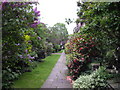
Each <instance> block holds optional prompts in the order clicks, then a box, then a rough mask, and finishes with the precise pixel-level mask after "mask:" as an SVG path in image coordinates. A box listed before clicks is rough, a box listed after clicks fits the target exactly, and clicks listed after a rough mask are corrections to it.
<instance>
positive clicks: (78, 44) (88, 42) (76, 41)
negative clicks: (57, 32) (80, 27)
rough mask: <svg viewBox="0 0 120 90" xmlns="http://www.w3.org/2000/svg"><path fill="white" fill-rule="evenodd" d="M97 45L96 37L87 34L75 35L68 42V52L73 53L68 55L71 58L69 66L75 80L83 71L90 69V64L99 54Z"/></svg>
mask: <svg viewBox="0 0 120 90" xmlns="http://www.w3.org/2000/svg"><path fill="white" fill-rule="evenodd" d="M95 46H96V43H95V39H94V38H93V37H91V36H88V35H86V34H82V35H74V36H72V37H71V38H70V40H69V41H68V43H67V44H66V53H68V54H70V55H71V56H70V58H69V57H68V59H70V60H67V62H68V65H67V66H68V69H69V73H70V75H71V76H72V77H73V79H74V80H75V79H77V77H78V76H79V75H80V73H81V72H82V71H85V70H86V69H88V64H89V63H90V62H92V61H93V60H95V59H96V57H97V56H98V50H97V49H96V47H95ZM95 50H96V52H94V51H95Z"/></svg>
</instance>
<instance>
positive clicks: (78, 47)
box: [66, 2, 120, 88]
mask: <svg viewBox="0 0 120 90" xmlns="http://www.w3.org/2000/svg"><path fill="white" fill-rule="evenodd" d="M77 5H78V7H80V9H79V10H78V12H77V15H78V19H77V20H76V24H77V29H76V30H75V33H74V34H73V35H72V36H70V39H69V40H68V42H67V43H66V53H67V54H68V55H67V66H68V69H69V73H70V75H71V76H72V77H73V79H74V80H75V79H77V78H78V76H79V75H80V74H81V73H82V71H83V72H85V69H87V70H89V71H92V70H90V67H91V66H90V64H89V63H95V62H97V63H99V64H100V65H104V66H106V67H107V68H111V69H112V68H113V69H115V72H116V73H119V72H120V66H119V64H120V54H119V53H120V38H119V35H120V13H119V9H120V2H81V3H80V2H78V3H77ZM83 24H84V25H83ZM78 29H79V30H78ZM81 62H82V63H81ZM88 62H89V63H88ZM84 63H85V64H84ZM88 64H89V66H88ZM92 76H94V75H93V74H91V75H87V76H80V78H79V79H78V80H76V81H75V83H76V86H75V87H77V88H79V87H80V88H92V85H93V84H94V86H93V88H95V87H99V85H98V84H100V83H98V82H102V84H101V85H103V82H104V81H101V79H100V81H99V80H98V78H96V79H93V78H92ZM74 77H75V78H74ZM88 78H90V79H88ZM87 80H88V82H87ZM91 80H93V81H91ZM95 80H97V81H95ZM103 80H105V79H103ZM92 83H93V84H92ZM95 83H97V84H95ZM103 86H104V85H103Z"/></svg>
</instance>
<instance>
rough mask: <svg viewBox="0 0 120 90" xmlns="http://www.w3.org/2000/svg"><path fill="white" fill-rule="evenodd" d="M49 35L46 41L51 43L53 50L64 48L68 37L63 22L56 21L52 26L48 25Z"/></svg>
mask: <svg viewBox="0 0 120 90" xmlns="http://www.w3.org/2000/svg"><path fill="white" fill-rule="evenodd" d="M48 32H49V35H48V37H47V41H48V42H51V43H52V44H53V47H54V49H55V51H58V50H59V49H62V48H64V45H65V43H66V41H67V39H68V32H67V28H66V27H65V24H63V23H56V24H55V25H54V26H53V27H49V31H48Z"/></svg>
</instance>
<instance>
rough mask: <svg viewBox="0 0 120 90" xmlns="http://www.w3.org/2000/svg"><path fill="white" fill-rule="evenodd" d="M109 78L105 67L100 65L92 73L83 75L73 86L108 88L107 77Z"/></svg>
mask: <svg viewBox="0 0 120 90" xmlns="http://www.w3.org/2000/svg"><path fill="white" fill-rule="evenodd" d="M107 78H108V73H107V72H106V71H105V68H104V67H100V68H99V69H98V70H96V71H94V72H93V73H91V74H90V75H81V76H80V77H79V78H78V79H77V80H76V81H75V82H74V84H73V88H89V89H93V88H94V89H95V88H96V89H98V88H103V87H104V88H106V87H107V82H106V81H105V79H107Z"/></svg>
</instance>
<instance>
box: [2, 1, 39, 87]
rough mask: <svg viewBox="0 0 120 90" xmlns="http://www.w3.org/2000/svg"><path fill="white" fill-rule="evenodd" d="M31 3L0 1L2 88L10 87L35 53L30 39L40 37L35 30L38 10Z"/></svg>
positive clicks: (31, 60)
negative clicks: (0, 14)
mask: <svg viewBox="0 0 120 90" xmlns="http://www.w3.org/2000/svg"><path fill="white" fill-rule="evenodd" d="M32 4H35V2H2V3H1V5H2V8H1V9H2V65H3V66H2V73H3V77H2V79H3V80H2V82H3V83H2V85H3V88H8V87H10V85H11V84H12V81H13V80H14V79H16V78H17V77H18V76H19V75H20V74H21V73H23V72H24V71H25V69H26V68H27V67H29V66H30V65H31V63H32V62H33V60H34V59H35V56H36V54H37V52H36V50H33V48H34V46H33V45H34V43H35V41H34V43H33V42H32V40H33V39H34V40H35V39H37V38H38V37H40V36H39V35H37V33H36V32H35V29H36V28H37V26H38V24H39V20H37V18H38V16H40V15H39V11H37V10H36V9H35V10H33V6H32ZM33 24H34V27H33ZM31 26H32V27H31ZM32 36H35V38H32ZM36 48H38V47H36Z"/></svg>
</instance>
